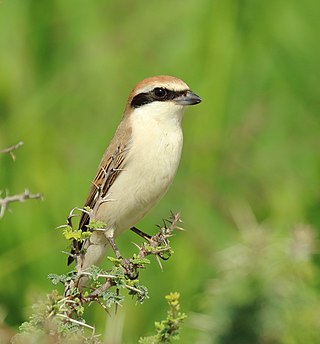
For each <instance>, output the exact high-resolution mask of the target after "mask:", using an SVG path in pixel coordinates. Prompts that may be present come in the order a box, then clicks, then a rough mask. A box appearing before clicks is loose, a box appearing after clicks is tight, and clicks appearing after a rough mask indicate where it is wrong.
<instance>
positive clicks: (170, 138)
mask: <svg viewBox="0 0 320 344" xmlns="http://www.w3.org/2000/svg"><path fill="white" fill-rule="evenodd" d="M200 102H201V98H200V97H199V96H198V95H196V94H195V93H194V92H192V91H191V90H190V88H189V86H188V85H187V84H186V83H185V82H184V81H182V80H181V79H179V78H176V77H173V76H167V75H160V76H154V77H150V78H147V79H144V80H142V81H141V82H139V83H138V84H137V85H136V86H135V87H134V88H133V90H132V91H131V93H130V94H129V98H128V101H127V104H126V106H125V110H124V113H123V115H122V119H121V121H120V124H119V126H118V128H117V129H116V132H115V134H114V136H113V138H112V140H111V142H110V144H109V146H108V148H107V149H106V151H105V153H104V154H103V157H102V159H101V162H100V164H99V166H98V169H97V172H96V175H95V178H94V180H93V182H92V183H91V187H90V190H89V194H88V197H87V199H86V201H85V204H84V209H88V208H85V207H89V208H90V209H91V214H89V213H88V212H86V211H84V212H82V214H81V218H80V222H79V229H80V230H82V231H87V230H89V229H88V228H87V226H88V224H89V222H90V221H91V220H92V219H94V220H96V221H102V222H103V223H104V224H105V228H103V230H93V231H92V234H91V235H90V236H89V237H88V238H87V239H85V241H84V242H82V243H79V242H77V241H73V249H72V251H71V254H70V255H69V257H68V265H69V264H70V263H71V262H72V261H73V260H74V259H76V266H77V271H78V273H80V272H81V271H84V270H86V269H88V268H90V267H91V266H92V265H99V264H100V262H101V261H102V259H103V257H104V256H105V254H106V250H107V248H108V246H109V245H110V244H111V246H113V245H112V242H113V239H114V238H116V237H117V236H118V235H120V234H121V233H123V232H124V231H126V230H128V229H130V228H131V227H133V226H134V225H136V224H137V223H138V222H139V221H140V220H141V219H142V218H143V217H144V216H145V215H146V214H147V213H148V212H149V211H150V210H151V208H153V207H154V206H155V205H156V204H157V203H158V201H159V200H160V199H161V198H162V197H163V196H164V194H165V193H166V192H167V190H168V189H169V187H170V185H171V183H172V181H173V179H174V176H175V174H176V171H177V168H178V165H179V162H180V157H181V151H182V145H183V134H182V127H181V121H182V117H183V112H184V109H185V108H186V107H187V106H189V105H195V104H199V103H200ZM111 239H112V240H111ZM79 252H82V253H81V254H80V253H79Z"/></svg>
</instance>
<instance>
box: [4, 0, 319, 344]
mask: <svg viewBox="0 0 320 344" xmlns="http://www.w3.org/2000/svg"><path fill="white" fill-rule="evenodd" d="M319 10H320V3H318V2H316V1H314V0H304V1H298V0H270V1H254V0H242V1H240V0H215V1H212V0H188V1H180V0H171V1H166V0H164V1H156V2H151V1H149V2H146V1H142V0H132V1H123V0H117V1H115V0H114V1H112V0H109V1H107V0H105V1H102V0H97V1H88V0H84V1H75V0H69V1H65V0H47V1H35V0H23V1H21V0H20V1H19V0H10V1H9V0H3V1H1V3H0V148H4V147H7V146H9V145H12V144H14V143H16V142H18V141H19V140H23V141H24V142H25V145H24V146H23V147H22V148H20V149H19V150H18V151H17V152H16V155H17V159H16V161H15V162H13V161H12V159H11V158H10V156H9V155H1V156H0V189H1V190H6V189H7V190H9V191H10V193H11V194H14V193H19V192H21V191H23V190H24V188H29V189H30V190H31V191H32V192H42V193H43V194H44V197H45V200H44V201H43V202H39V201H28V202H25V203H23V204H13V205H12V206H11V209H12V212H11V213H9V212H8V213H6V215H5V217H4V218H3V219H1V220H0V237H1V245H0V246H1V248H0V280H1V283H0V310H1V311H0V313H1V321H2V328H3V329H5V331H3V332H2V333H4V332H7V333H8V332H9V331H15V330H16V329H17V327H18V326H19V324H21V322H23V321H25V320H26V319H27V318H28V316H29V315H30V314H31V312H32V310H31V305H32V304H33V303H34V302H35V299H36V296H38V295H42V294H45V293H47V292H50V291H51V290H52V289H53V286H52V285H51V284H50V282H49V280H48V279H47V275H48V274H49V273H64V272H66V271H68V268H67V266H66V263H65V260H66V257H65V255H63V254H62V253H60V252H61V251H63V250H65V248H66V242H65V241H64V240H63V238H62V236H61V234H60V232H59V231H58V230H56V229H55V227H56V226H58V225H61V224H63V223H64V222H65V218H66V215H67V214H68V212H69V210H70V209H71V208H73V207H75V206H81V205H82V203H83V201H84V199H85V197H86V193H87V191H88V187H89V183H90V181H91V179H92V178H93V177H94V173H95V170H96V167H97V164H98V162H99V159H100V157H101V155H102V153H103V151H104V149H105V148H106V146H107V144H108V142H109V140H110V138H111V137H112V135H113V132H114V130H115V128H116V127H117V124H118V123H119V120H120V118H121V113H122V111H123V109H124V105H125V102H126V97H127V95H128V93H129V91H130V90H131V88H132V87H133V86H134V85H135V84H136V83H137V82H138V81H140V80H141V79H143V78H145V77H148V76H152V75H157V74H169V75H174V76H178V77H180V78H182V79H183V80H185V81H186V82H187V83H188V84H189V85H190V87H191V88H192V90H194V91H195V92H196V93H197V94H199V95H200V96H201V97H202V98H203V102H202V103H201V104H200V105H198V106H196V107H193V108H192V109H188V110H187V112H186V114H185V116H184V123H183V127H184V136H185V144H184V151H183V156H182V161H181V165H180V168H179V171H178V174H177V177H176V179H175V181H174V184H173V185H172V188H171V189H170V191H169V193H168V194H167V195H166V196H165V198H164V199H163V200H162V201H161V202H160V203H159V205H158V206H157V207H156V208H155V209H154V210H153V211H152V212H151V213H150V214H149V215H148V216H147V217H146V218H145V219H144V220H143V221H142V222H141V224H140V227H141V228H143V229H144V230H148V231H149V232H152V230H153V228H155V227H154V225H155V224H156V223H159V222H161V219H162V218H163V217H167V216H168V214H169V210H173V211H180V212H181V216H182V219H183V221H184V224H183V226H184V228H185V229H186V231H185V232H178V233H177V235H176V237H175V238H174V239H173V242H172V245H173V248H174V251H175V254H174V256H173V257H172V259H171V260H169V261H168V262H166V263H165V264H164V272H161V271H160V269H159V268H158V267H157V264H156V262H153V264H154V265H153V268H149V269H147V270H146V271H144V272H143V273H142V275H141V281H142V282H143V283H144V284H146V285H147V286H148V287H149V293H150V299H149V300H148V301H147V302H145V304H143V305H136V304H135V303H134V301H131V300H130V299H129V298H128V299H126V301H125V303H124V305H123V307H122V308H121V314H122V315H121V316H120V317H119V319H120V320H119V321H121V324H120V323H119V324H118V325H119V326H118V329H115V327H113V325H110V324H108V317H107V316H106V314H105V313H104V312H103V311H102V310H101V309H98V308H95V307H92V308H91V309H90V310H89V313H88V321H89V322H90V323H94V324H96V326H97V328H98V332H100V333H102V334H103V336H104V337H105V338H111V337H112V332H117V336H118V338H121V339H120V340H119V342H120V343H136V342H137V340H138V338H139V337H140V336H145V335H148V334H150V333H152V329H153V323H154V321H156V320H160V319H162V318H164V317H165V312H166V304H165V302H164V299H163V297H164V295H166V294H168V293H169V292H170V291H179V292H180V293H181V306H182V310H183V311H184V312H185V313H187V315H188V319H187V320H186V323H185V325H184V328H183V331H182V333H181V342H182V343H231V344H232V343H319V342H320V331H319V328H320V317H319V309H320V308H319V307H320V301H319V288H320V284H319V283H320V270H319V264H320V260H319V258H318V250H317V248H318V245H317V232H318V231H319V228H320V188H319V177H320V160H319V151H320V136H319V132H320V119H319V108H320V107H319V106H320V87H319V80H320V72H319V70H320V68H319V61H320V44H319V35H320V30H319V29H320V21H319ZM132 240H134V237H133V236H132V234H131V233H126V234H124V235H123V236H122V237H121V238H119V246H120V247H121V249H122V250H123V251H124V252H126V253H127V254H128V255H130V254H132V252H133V251H134V246H133V245H132V244H131V243H130V242H131V241H132ZM120 325H121V326H122V327H123V330H122V331H121V326H120ZM119 328H120V329H119ZM110 336H111V337H110ZM3 338H4V337H3ZM3 340H4V339H3ZM109 340H110V339H109ZM0 341H1V340H0Z"/></svg>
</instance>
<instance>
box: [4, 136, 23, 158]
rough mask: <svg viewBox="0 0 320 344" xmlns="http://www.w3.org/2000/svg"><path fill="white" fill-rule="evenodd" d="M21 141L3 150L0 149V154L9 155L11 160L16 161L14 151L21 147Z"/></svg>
mask: <svg viewBox="0 0 320 344" xmlns="http://www.w3.org/2000/svg"><path fill="white" fill-rule="evenodd" d="M23 144H24V143H23V141H19V142H18V143H17V144H15V145H13V146H10V147H7V148H4V149H1V150H0V153H2V154H4V153H9V154H10V155H11V157H12V159H13V160H16V156H15V155H14V153H13V152H14V151H15V150H16V149H18V148H20V147H21V146H22V145H23Z"/></svg>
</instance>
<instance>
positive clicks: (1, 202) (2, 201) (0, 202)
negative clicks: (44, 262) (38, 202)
mask: <svg viewBox="0 0 320 344" xmlns="http://www.w3.org/2000/svg"><path fill="white" fill-rule="evenodd" d="M27 199H42V194H40V193H37V194H31V193H30V192H29V190H27V189H26V190H24V192H23V193H21V194H18V195H12V196H9V195H8V194H7V195H6V197H5V198H0V207H1V208H0V219H1V218H2V217H3V216H4V213H5V211H6V210H7V207H8V204H9V203H13V202H24V201H25V200H27Z"/></svg>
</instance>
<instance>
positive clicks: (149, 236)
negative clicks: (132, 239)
mask: <svg viewBox="0 0 320 344" xmlns="http://www.w3.org/2000/svg"><path fill="white" fill-rule="evenodd" d="M130 230H131V231H132V232H134V233H136V234H138V235H139V236H141V238H143V239H145V240H147V241H149V240H150V239H151V238H152V236H151V235H149V234H147V233H144V232H142V231H141V230H140V229H139V228H137V227H131V228H130Z"/></svg>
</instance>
